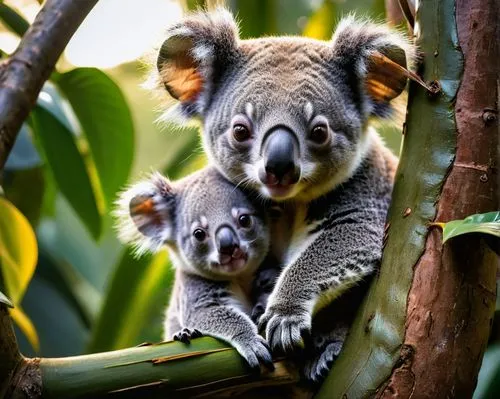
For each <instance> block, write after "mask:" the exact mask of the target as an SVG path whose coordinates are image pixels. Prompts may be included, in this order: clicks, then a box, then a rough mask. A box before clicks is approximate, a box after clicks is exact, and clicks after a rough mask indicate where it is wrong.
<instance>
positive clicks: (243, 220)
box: [238, 215, 253, 229]
mask: <svg viewBox="0 0 500 399" xmlns="http://www.w3.org/2000/svg"><path fill="white" fill-rule="evenodd" d="M238 223H239V225H240V226H241V227H242V228H244V229H248V228H250V227H252V224H253V221H252V217H251V216H250V215H240V217H239V218H238Z"/></svg>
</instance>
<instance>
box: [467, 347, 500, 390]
mask: <svg viewBox="0 0 500 399" xmlns="http://www.w3.org/2000/svg"><path fill="white" fill-rule="evenodd" d="M499 394H500V344H499V343H495V344H493V345H491V346H489V347H488V349H487V350H486V352H485V354H484V358H483V362H482V364H481V370H480V371H479V376H478V379H477V386H476V390H475V391H474V396H473V398H474V399H494V398H498V396H499Z"/></svg>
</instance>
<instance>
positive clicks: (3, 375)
mask: <svg viewBox="0 0 500 399" xmlns="http://www.w3.org/2000/svg"><path fill="white" fill-rule="evenodd" d="M0 359H2V361H1V362H0V398H3V397H5V395H6V392H7V389H8V388H9V385H10V380H11V378H12V377H13V375H14V372H15V370H16V369H17V368H18V366H19V365H20V363H21V361H22V356H21V354H20V353H19V350H18V347H17V341H16V336H15V335H14V330H13V329H12V323H11V321H10V316H9V312H8V310H7V306H6V305H5V304H4V303H1V302H0Z"/></svg>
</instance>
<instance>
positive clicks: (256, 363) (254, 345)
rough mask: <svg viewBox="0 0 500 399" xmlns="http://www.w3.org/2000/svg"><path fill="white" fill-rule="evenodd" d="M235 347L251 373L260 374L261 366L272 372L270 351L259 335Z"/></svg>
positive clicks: (236, 344)
mask: <svg viewBox="0 0 500 399" xmlns="http://www.w3.org/2000/svg"><path fill="white" fill-rule="evenodd" d="M235 347H236V349H237V350H238V352H239V353H240V355H241V356H243V358H244V359H245V360H246V361H247V363H248V365H249V366H250V368H251V369H252V370H253V371H255V372H260V365H261V364H263V365H264V366H265V367H266V368H267V369H268V370H271V371H272V370H274V363H273V358H272V356H271V350H270V349H269V345H268V344H267V342H266V340H265V339H264V338H262V337H261V336H260V335H256V336H255V337H254V338H252V339H250V340H248V341H245V342H242V343H235Z"/></svg>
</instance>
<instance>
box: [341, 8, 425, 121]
mask: <svg viewBox="0 0 500 399" xmlns="http://www.w3.org/2000/svg"><path fill="white" fill-rule="evenodd" d="M332 45H333V52H334V60H335V62H336V63H338V64H340V66H341V67H343V68H344V69H345V70H346V71H347V72H350V71H354V73H355V74H356V77H357V79H356V81H357V82H360V83H361V87H359V89H360V90H361V91H362V93H363V94H364V95H365V96H366V100H367V101H365V103H366V104H365V107H364V111H365V114H366V115H367V116H370V115H371V116H379V117H385V116H388V115H389V114H390V112H391V110H392V109H391V105H390V102H391V100H393V99H394V98H396V97H397V96H399V95H400V94H401V92H402V91H403V90H404V88H405V86H406V82H407V76H408V71H407V68H411V67H412V66H413V63H414V60H415V54H416V50H415V46H414V45H412V44H411V43H410V42H409V41H408V40H407V39H406V37H405V36H404V35H403V34H401V33H399V32H397V31H394V30H392V29H390V28H389V27H387V26H385V25H377V24H374V23H370V22H365V21H358V20H356V19H355V18H354V17H352V16H351V17H348V18H345V19H343V20H342V21H341V22H340V23H339V25H338V27H337V30H336V31H335V33H334V35H333V39H332Z"/></svg>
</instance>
